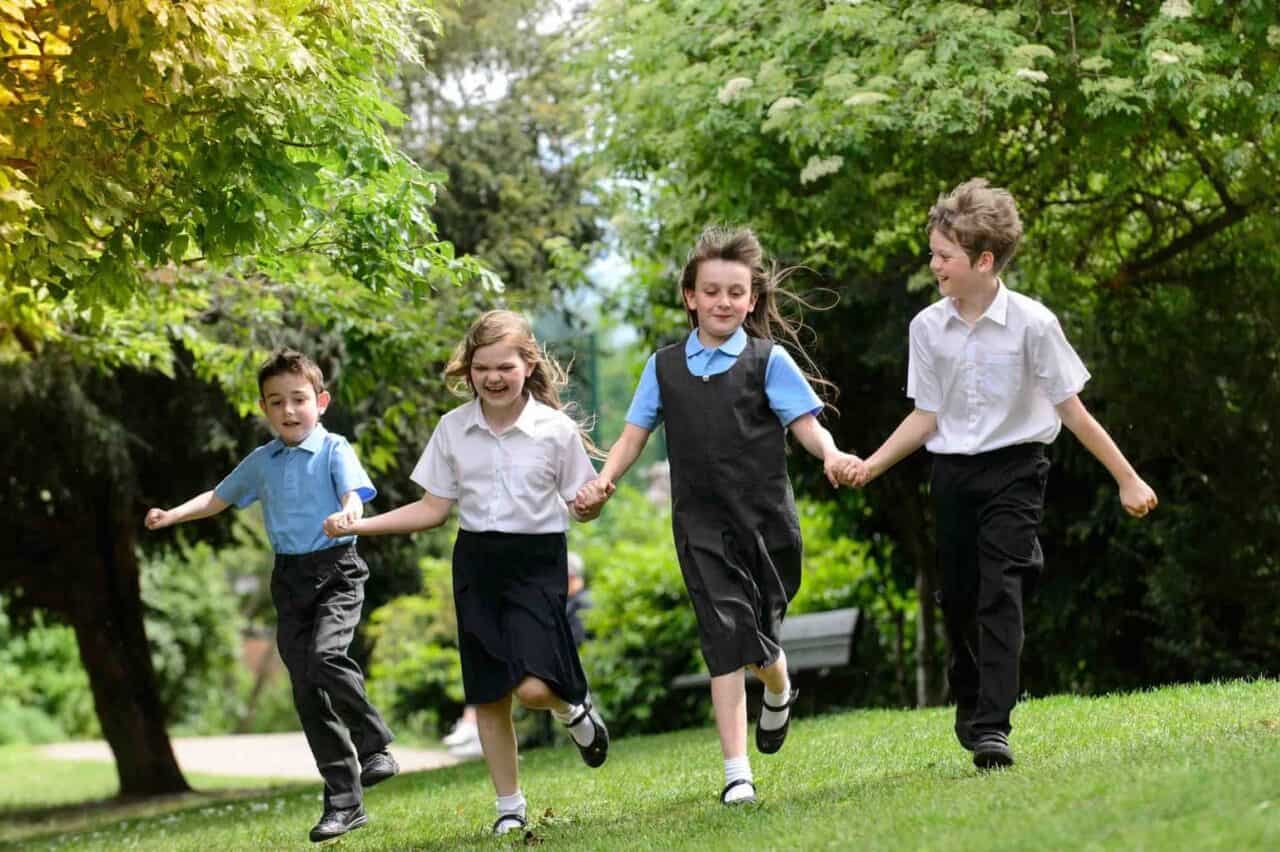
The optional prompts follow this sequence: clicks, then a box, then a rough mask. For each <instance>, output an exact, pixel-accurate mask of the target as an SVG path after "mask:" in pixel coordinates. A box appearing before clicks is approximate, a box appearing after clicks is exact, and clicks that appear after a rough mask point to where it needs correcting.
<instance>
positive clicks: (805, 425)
mask: <svg viewBox="0 0 1280 852" xmlns="http://www.w3.org/2000/svg"><path fill="white" fill-rule="evenodd" d="M787 428H788V429H790V430H791V434H792V435H795V436H796V440H797V441H799V442H800V446H802V447H804V448H805V449H806V450H808V451H809V453H810V454H811V455H813V456H814V457H815V458H819V459H821V460H822V472H823V473H825V474H826V475H827V481H828V482H830V483H831V485H832V487H836V488H838V487H839V486H840V483H841V481H842V480H843V479H844V476H843V473H842V471H843V470H844V469H845V468H846V467H850V466H854V465H856V462H857V457H856V456H853V455H850V454H849V453H842V452H840V450H839V449H838V448H837V447H836V440H835V438H832V437H831V433H830V432H829V431H827V427H825V426H823V425H822V424H821V423H819V422H818V418H817V417H814V416H813V415H812V414H802V415H800V416H799V417H797V418H796V419H795V420H792V421H791V423H790V424H789V425H788V426H787Z"/></svg>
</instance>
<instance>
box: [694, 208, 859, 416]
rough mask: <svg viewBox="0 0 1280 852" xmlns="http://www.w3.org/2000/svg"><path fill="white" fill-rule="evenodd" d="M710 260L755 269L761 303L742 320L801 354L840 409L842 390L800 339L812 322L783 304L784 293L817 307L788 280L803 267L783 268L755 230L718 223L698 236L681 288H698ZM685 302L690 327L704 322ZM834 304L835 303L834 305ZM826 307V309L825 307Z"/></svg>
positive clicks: (812, 379)
mask: <svg viewBox="0 0 1280 852" xmlns="http://www.w3.org/2000/svg"><path fill="white" fill-rule="evenodd" d="M706 260H726V261H732V262H735V263H741V264H743V265H744V266H746V267H747V269H749V270H751V292H752V294H753V295H755V297H756V305H755V307H754V308H753V309H752V311H751V313H749V314H747V317H746V319H745V320H744V321H743V323H742V325H743V327H744V328H745V329H746V330H747V333H748V334H750V335H751V336H752V337H759V338H761V339H762V340H771V341H773V342H774V343H777V344H780V345H782V346H785V347H786V348H787V349H788V350H789V351H790V352H791V354H792V356H793V357H794V358H795V360H796V363H797V365H798V366H799V367H800V372H801V373H803V374H804V377H805V378H806V379H807V380H808V381H809V383H810V384H811V385H814V386H815V389H816V390H817V391H818V394H819V396H821V397H822V400H823V402H824V403H825V404H826V405H827V406H828V407H830V408H831V409H833V410H835V406H834V405H832V404H831V403H832V401H833V400H834V399H835V397H836V396H838V395H839V389H838V388H837V387H836V386H835V385H834V384H833V383H831V382H829V381H827V380H826V379H825V378H823V376H822V371H821V370H819V369H818V365H817V364H815V363H814V362H813V359H812V358H810V357H809V353H807V352H805V350H804V346H803V345H802V344H801V342H800V335H801V333H802V332H803V331H806V330H807V329H806V326H805V325H804V323H802V322H801V321H800V320H798V319H797V320H791V319H788V318H787V317H785V316H783V314H782V311H780V310H779V309H778V299H779V297H781V298H784V299H786V300H788V301H790V302H792V303H793V304H795V305H798V306H800V307H801V308H810V309H817V308H816V306H815V305H812V304H810V303H809V302H807V301H806V300H805V299H803V298H801V297H800V296H797V295H796V294H795V293H792V292H791V291H790V290H788V289H787V288H785V287H783V286H782V284H783V282H784V281H786V280H787V278H789V277H790V276H791V274H792V273H793V272H795V271H796V269H798V268H799V267H794V266H792V267H787V268H786V269H779V268H778V265H777V263H775V262H774V261H772V260H766V258H765V254H764V248H763V247H762V246H761V245H760V240H759V239H758V238H757V237H756V235H755V232H754V231H752V230H751V229H750V228H746V227H736V228H731V227H722V226H718V225H713V226H711V227H709V228H707V229H705V230H704V231H703V232H702V234H701V235H700V236H699V237H698V242H697V243H696V244H695V245H694V247H693V250H692V251H690V252H689V257H688V259H687V260H685V263H684V268H683V269H682V270H681V271H680V289H681V291H682V292H683V291H688V292H693V291H694V290H695V289H696V288H697V283H698V267H699V265H701V264H702V262H703V261H706ZM681 303H682V304H685V313H686V314H687V315H688V317H689V327H690V328H697V327H698V314H697V312H696V311H693V310H690V309H689V307H688V304H687V303H685V302H684V300H683V298H682V299H681ZM828 307H829V306H828ZM824 309H825V308H824Z"/></svg>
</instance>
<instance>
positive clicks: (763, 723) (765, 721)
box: [760, 679, 791, 731]
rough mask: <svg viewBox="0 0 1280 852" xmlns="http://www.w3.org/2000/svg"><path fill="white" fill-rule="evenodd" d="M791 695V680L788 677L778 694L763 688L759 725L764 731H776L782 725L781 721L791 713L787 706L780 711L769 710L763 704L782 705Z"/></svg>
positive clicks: (785, 719)
mask: <svg viewBox="0 0 1280 852" xmlns="http://www.w3.org/2000/svg"><path fill="white" fill-rule="evenodd" d="M790 697H791V680H790V679H788V680H787V682H786V685H784V686H783V687H782V693H781V694H778V693H776V692H773V691H772V690H770V689H769V687H768V686H766V687H765V688H764V703H763V704H761V705H760V727H761V729H762V730H765V731H776V730H778V728H781V727H782V723H783V722H785V721H787V716H788V715H789V714H790V713H791V709H790V708H787V709H786V710H783V711H782V712H780V713H779V712H776V711H774V710H770V709H769V708H768V707H766V706H765V704H772V705H773V706H774V707H782V706H783V705H785V704H786V703H787V699H789V698H790Z"/></svg>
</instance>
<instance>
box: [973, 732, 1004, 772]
mask: <svg viewBox="0 0 1280 852" xmlns="http://www.w3.org/2000/svg"><path fill="white" fill-rule="evenodd" d="M973 765H974V766H976V767H978V768H979V769H997V768H1000V767H1004V766H1013V749H1011V748H1009V738H1008V737H1007V736H1005V735H1004V734H1002V733H1000V732H999V731H991V732H988V733H984V734H980V735H978V737H977V738H976V740H975V741H974V744H973Z"/></svg>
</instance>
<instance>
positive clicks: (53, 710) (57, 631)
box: [0, 598, 98, 744]
mask: <svg viewBox="0 0 1280 852" xmlns="http://www.w3.org/2000/svg"><path fill="white" fill-rule="evenodd" d="M7 610H8V604H7V603H6V602H5V600H4V599H3V598H0V682H3V683H4V685H5V686H4V694H3V696H0V744H8V743H39V742H53V741H56V740H60V739H66V738H68V737H88V736H93V735H95V734H96V733H97V732H98V726H97V718H96V717H95V716H94V712H93V696H92V695H91V694H90V693H89V681H88V678H86V677H85V673H84V669H83V668H82V667H81V665H80V655H79V652H78V651H77V649H76V637H75V632H74V631H73V630H72V629H71V628H70V627H67V626H65V625H61V624H52V623H48V622H47V620H46V619H45V617H44V616H42V615H41V614H39V613H36V614H35V615H34V616H33V618H32V621H31V624H29V625H26V626H25V627H23V628H18V627H17V626H16V625H14V624H13V623H12V622H11V621H10V619H9V616H8V614H7Z"/></svg>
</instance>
